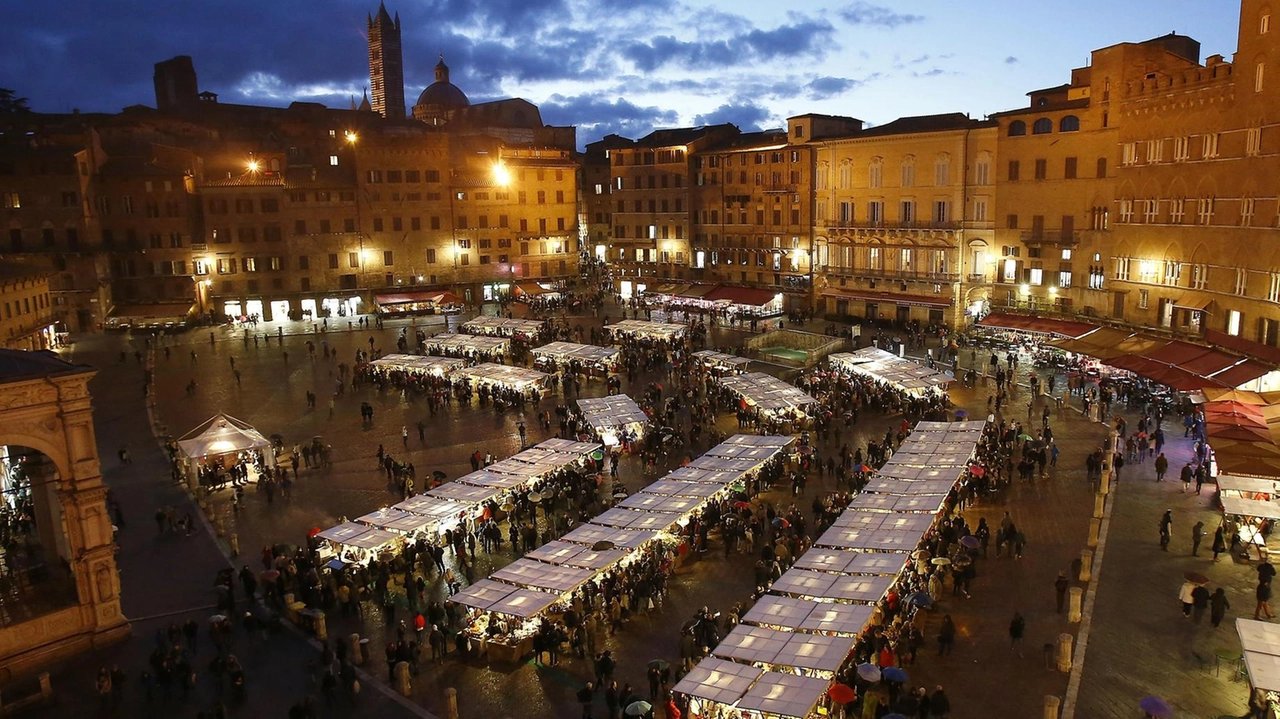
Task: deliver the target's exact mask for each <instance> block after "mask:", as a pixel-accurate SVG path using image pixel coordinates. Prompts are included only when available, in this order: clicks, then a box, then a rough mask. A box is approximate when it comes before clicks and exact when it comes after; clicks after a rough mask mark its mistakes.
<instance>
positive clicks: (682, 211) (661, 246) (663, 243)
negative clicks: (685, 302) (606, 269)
mask: <svg viewBox="0 0 1280 719" xmlns="http://www.w3.org/2000/svg"><path fill="white" fill-rule="evenodd" d="M611 159H612V168H613V170H612V173H611V179H612V184H613V203H614V210H613V242H614V245H613V251H612V252H611V253H610V254H609V261H610V263H611V264H612V265H613V266H614V267H615V268H616V271H615V279H616V280H619V281H631V282H633V283H635V284H637V285H639V284H647V285H649V286H653V285H654V284H656V283H657V282H659V281H660V280H664V279H665V280H671V279H684V278H685V277H687V275H688V267H689V247H690V244H689V241H690V237H689V232H690V230H689V176H690V170H689V164H690V163H689V151H688V148H687V147H686V146H684V145H679V146H670V147H636V148H622V149H616V150H613V151H612V153H611Z"/></svg>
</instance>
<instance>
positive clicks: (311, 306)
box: [299, 300, 316, 320]
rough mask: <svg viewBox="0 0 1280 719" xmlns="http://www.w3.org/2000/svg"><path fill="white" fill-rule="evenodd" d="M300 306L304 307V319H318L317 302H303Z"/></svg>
mask: <svg viewBox="0 0 1280 719" xmlns="http://www.w3.org/2000/svg"><path fill="white" fill-rule="evenodd" d="M299 304H301V305H302V319H304V320H306V319H315V317H316V301H315V300H303V301H302V302H300V303H299Z"/></svg>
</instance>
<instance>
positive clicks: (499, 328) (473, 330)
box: [458, 315, 545, 339]
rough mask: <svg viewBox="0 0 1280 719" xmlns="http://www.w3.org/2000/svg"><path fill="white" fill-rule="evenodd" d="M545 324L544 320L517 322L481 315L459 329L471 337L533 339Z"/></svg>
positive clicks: (515, 320)
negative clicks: (519, 337)
mask: <svg viewBox="0 0 1280 719" xmlns="http://www.w3.org/2000/svg"><path fill="white" fill-rule="evenodd" d="M544 325H545V323H544V322H543V321H542V320H517V319H508V318H506V317H489V316H487V315H481V316H479V317H476V318H475V319H472V320H470V321H468V322H466V323H464V324H463V325H462V326H461V327H459V328H458V330H459V331H460V332H465V333H466V334H469V335H482V336H487V337H516V336H521V337H525V338H528V339H532V338H534V337H537V336H538V333H539V332H541V331H542V328H543V326H544Z"/></svg>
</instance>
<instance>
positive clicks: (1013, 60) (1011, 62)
mask: <svg viewBox="0 0 1280 719" xmlns="http://www.w3.org/2000/svg"><path fill="white" fill-rule="evenodd" d="M1004 64H1006V65H1017V64H1018V58H1016V57H1014V56H1013V55H1010V56H1009V57H1006V58H1005V59H1004Z"/></svg>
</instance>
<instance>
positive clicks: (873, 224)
mask: <svg viewBox="0 0 1280 719" xmlns="http://www.w3.org/2000/svg"><path fill="white" fill-rule="evenodd" d="M820 224H821V225H822V226H823V227H826V228H827V229H832V230H865V229H886V230H958V229H960V228H961V227H962V226H963V225H964V224H965V223H962V222H960V221H959V220H944V221H935V220H907V221H899V220H825V221H823V222H822V223H820ZM979 224H989V223H979Z"/></svg>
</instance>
